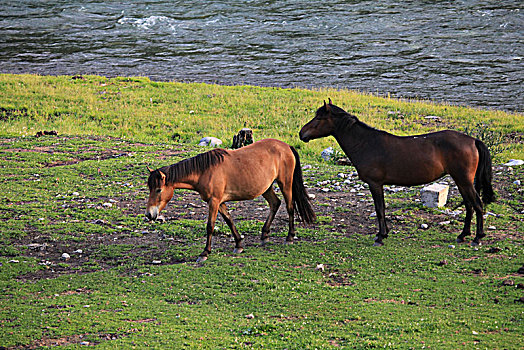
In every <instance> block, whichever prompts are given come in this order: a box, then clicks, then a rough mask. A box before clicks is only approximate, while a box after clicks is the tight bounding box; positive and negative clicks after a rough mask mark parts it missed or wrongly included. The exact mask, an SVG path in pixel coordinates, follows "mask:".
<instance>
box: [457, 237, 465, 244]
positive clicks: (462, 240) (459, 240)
mask: <svg viewBox="0 0 524 350" xmlns="http://www.w3.org/2000/svg"><path fill="white" fill-rule="evenodd" d="M455 242H457V243H464V238H461V237H457V239H456V240H455Z"/></svg>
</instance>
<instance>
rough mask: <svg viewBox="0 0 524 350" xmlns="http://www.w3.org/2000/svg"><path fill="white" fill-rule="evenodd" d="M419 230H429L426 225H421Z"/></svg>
mask: <svg viewBox="0 0 524 350" xmlns="http://www.w3.org/2000/svg"><path fill="white" fill-rule="evenodd" d="M420 228H421V229H423V230H426V229H427V228H429V225H428V224H422V225H420Z"/></svg>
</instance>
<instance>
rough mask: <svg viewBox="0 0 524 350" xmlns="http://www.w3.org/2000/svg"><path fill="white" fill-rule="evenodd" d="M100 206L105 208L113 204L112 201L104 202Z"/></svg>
mask: <svg viewBox="0 0 524 350" xmlns="http://www.w3.org/2000/svg"><path fill="white" fill-rule="evenodd" d="M102 206H104V207H106V208H111V207H112V206H113V203H109V202H106V203H103V204H102Z"/></svg>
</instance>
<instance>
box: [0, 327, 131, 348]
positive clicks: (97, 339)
mask: <svg viewBox="0 0 524 350" xmlns="http://www.w3.org/2000/svg"><path fill="white" fill-rule="evenodd" d="M137 332H138V329H133V330H130V331H128V332H127V333H104V334H99V333H97V334H77V335H71V336H68V337H62V338H48V337H43V338H42V339H39V340H35V341H34V342H32V343H31V344H27V345H20V346H10V347H3V346H0V350H4V349H5V350H17V349H24V350H31V349H41V348H42V347H55V346H68V345H74V344H76V345H82V346H96V345H98V344H100V343H101V342H104V341H109V340H117V339H120V338H122V337H126V336H129V335H131V334H132V333H137Z"/></svg>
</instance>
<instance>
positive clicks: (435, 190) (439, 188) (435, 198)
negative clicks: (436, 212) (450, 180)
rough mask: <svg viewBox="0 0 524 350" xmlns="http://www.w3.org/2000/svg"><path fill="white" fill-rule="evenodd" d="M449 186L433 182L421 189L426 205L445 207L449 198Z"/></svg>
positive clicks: (422, 198)
mask: <svg viewBox="0 0 524 350" xmlns="http://www.w3.org/2000/svg"><path fill="white" fill-rule="evenodd" d="M448 192H449V186H447V185H440V184H432V185H429V186H426V187H424V188H423V189H422V190H421V191H420V196H421V200H422V203H423V204H424V206H426V207H428V208H436V207H443V206H444V205H446V201H447V199H448Z"/></svg>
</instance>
